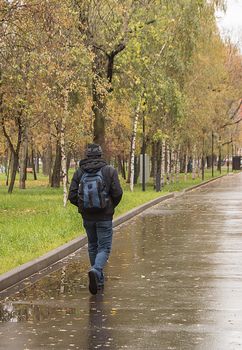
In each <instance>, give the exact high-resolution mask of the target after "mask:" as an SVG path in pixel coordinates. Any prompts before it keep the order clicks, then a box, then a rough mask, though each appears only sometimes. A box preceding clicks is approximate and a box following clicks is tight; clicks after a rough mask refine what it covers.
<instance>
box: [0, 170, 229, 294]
mask: <svg viewBox="0 0 242 350" xmlns="http://www.w3.org/2000/svg"><path fill="white" fill-rule="evenodd" d="M224 176H227V174H226V175H221V176H218V177H215V178H212V179H209V180H206V181H204V182H202V183H200V184H197V185H194V186H191V187H188V188H186V189H184V190H182V191H180V192H171V193H169V194H167V195H163V196H160V197H158V198H155V199H152V200H151V201H149V202H147V203H145V204H142V205H140V206H138V207H136V208H134V209H132V210H130V211H128V212H127V213H125V214H123V215H121V216H119V217H117V218H116V219H114V220H113V227H117V226H119V225H121V224H123V223H124V222H126V221H127V220H130V219H132V218H133V217H135V216H136V215H138V214H140V213H142V212H143V211H144V210H146V209H148V208H150V207H153V206H154V205H156V204H159V203H161V202H163V201H165V200H167V199H171V198H175V197H176V195H178V194H179V195H183V194H184V193H186V192H190V191H192V190H195V189H197V188H200V187H202V186H205V185H207V184H209V183H210V182H213V181H216V180H218V179H220V178H221V177H224ZM86 244H87V237H86V236H84V237H83V236H82V237H77V238H75V239H73V240H71V241H70V242H68V243H65V244H64V245H61V246H60V247H58V248H55V249H53V250H51V251H49V252H48V253H46V254H44V255H42V256H41V257H39V258H36V259H34V260H31V261H29V262H27V263H25V264H23V265H20V266H18V267H16V268H14V269H12V270H10V271H8V272H6V273H4V274H2V275H0V292H2V291H3V290H5V289H7V288H10V287H13V286H14V285H15V284H17V283H19V282H21V281H22V280H24V279H25V278H27V277H30V276H31V275H33V274H35V273H37V272H40V271H41V270H43V269H45V268H47V267H49V266H50V265H52V264H54V263H56V262H58V261H59V260H62V259H64V258H66V257H67V256H68V255H70V254H72V253H74V252H75V251H77V250H78V249H80V248H82V247H84V246H85V245H86Z"/></svg>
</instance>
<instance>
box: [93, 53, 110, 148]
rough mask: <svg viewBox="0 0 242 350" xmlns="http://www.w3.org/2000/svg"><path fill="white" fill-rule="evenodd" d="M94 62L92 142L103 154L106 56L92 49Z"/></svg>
mask: <svg viewBox="0 0 242 350" xmlns="http://www.w3.org/2000/svg"><path fill="white" fill-rule="evenodd" d="M94 55H95V56H94V62H93V65H92V71H93V80H92V100H93V104H92V111H93V114H94V123H93V132H94V135H93V140H94V142H95V143H97V144H99V145H100V146H101V147H102V149H103V152H104V153H105V150H106V147H105V115H106V93H107V86H105V85H106V84H107V81H106V77H105V67H106V59H107V58H106V56H105V55H104V53H103V52H102V51H101V50H99V49H97V48H94Z"/></svg>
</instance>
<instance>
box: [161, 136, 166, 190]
mask: <svg viewBox="0 0 242 350" xmlns="http://www.w3.org/2000/svg"><path fill="white" fill-rule="evenodd" d="M164 186H165V141H162V143H161V187H164Z"/></svg>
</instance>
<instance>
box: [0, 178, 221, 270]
mask: <svg viewBox="0 0 242 350" xmlns="http://www.w3.org/2000/svg"><path fill="white" fill-rule="evenodd" d="M217 175H219V174H218V173H215V176H217ZM210 177H211V172H206V176H205V179H208V178H210ZM180 178H181V180H180V182H179V183H176V184H170V185H166V186H165V188H164V189H163V190H162V192H158V193H157V192H155V191H154V189H153V185H152V183H149V184H147V186H146V191H145V192H143V191H142V188H141V185H136V186H135V190H134V192H133V193H132V192H130V190H129V185H128V184H126V183H125V182H124V181H122V187H123V188H124V195H123V199H122V201H121V203H120V205H119V206H118V207H117V209H116V213H115V217H117V216H119V215H121V214H124V213H125V212H127V211H129V210H130V209H132V208H134V207H137V206H139V205H141V204H143V203H145V202H148V201H150V200H152V199H154V198H156V197H159V196H161V195H164V194H167V193H168V192H173V191H179V190H182V189H184V188H187V187H190V186H193V185H195V184H198V183H200V182H201V179H198V178H197V179H195V180H192V179H191V175H189V176H188V178H187V181H186V182H185V181H184V176H183V175H181V176H180ZM47 181H48V180H47V178H46V177H44V176H42V175H40V176H39V179H38V180H37V181H34V180H33V179H31V175H29V179H28V181H27V189H25V190H19V189H18V188H17V185H18V182H17V181H16V187H15V188H14V192H13V193H12V194H11V195H9V194H8V193H7V187H6V186H5V176H4V175H3V174H0V273H4V272H6V271H9V270H10V269H12V268H14V267H16V266H19V265H21V264H23V263H25V262H27V261H30V260H32V259H34V258H36V257H39V256H41V255H43V254H44V253H46V252H48V251H49V250H51V249H54V248H56V247H58V246H60V245H62V244H64V243H66V242H68V241H70V240H71V239H73V238H75V237H77V236H79V235H80V234H83V233H84V230H83V226H82V220H81V217H80V215H79V214H78V213H77V208H76V207H74V206H72V205H71V204H70V203H68V206H67V208H64V207H63V204H62V189H61V188H60V189H53V188H50V187H48V183H47Z"/></svg>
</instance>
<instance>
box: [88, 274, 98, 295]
mask: <svg viewBox="0 0 242 350" xmlns="http://www.w3.org/2000/svg"><path fill="white" fill-rule="evenodd" d="M88 277H89V291H90V293H91V294H93V295H95V294H97V290H98V278H97V274H96V272H95V271H94V270H90V271H89V272H88Z"/></svg>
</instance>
